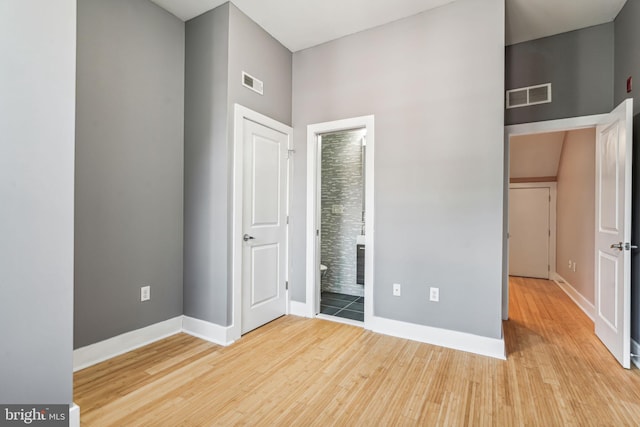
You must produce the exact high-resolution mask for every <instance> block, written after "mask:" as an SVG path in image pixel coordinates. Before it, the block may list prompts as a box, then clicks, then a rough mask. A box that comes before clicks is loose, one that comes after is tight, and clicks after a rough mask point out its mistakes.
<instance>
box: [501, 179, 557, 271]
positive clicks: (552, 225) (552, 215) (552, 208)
mask: <svg viewBox="0 0 640 427" xmlns="http://www.w3.org/2000/svg"><path fill="white" fill-rule="evenodd" d="M509 188H548V189H549V195H550V196H551V200H550V201H549V230H550V231H551V233H550V234H549V280H555V279H557V272H556V233H557V228H556V227H557V224H556V210H557V200H558V183H556V182H522V183H513V184H509ZM507 267H508V265H507Z"/></svg>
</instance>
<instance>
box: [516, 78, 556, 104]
mask: <svg viewBox="0 0 640 427" xmlns="http://www.w3.org/2000/svg"><path fill="white" fill-rule="evenodd" d="M549 102H551V83H545V84H543V85H536V86H529V87H521V88H519V89H511V90H508V91H507V108H517V107H526V106H529V105H537V104H546V103H549Z"/></svg>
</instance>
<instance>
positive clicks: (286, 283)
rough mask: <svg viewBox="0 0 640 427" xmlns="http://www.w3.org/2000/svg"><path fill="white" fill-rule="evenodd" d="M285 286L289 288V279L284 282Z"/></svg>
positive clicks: (286, 288)
mask: <svg viewBox="0 0 640 427" xmlns="http://www.w3.org/2000/svg"><path fill="white" fill-rule="evenodd" d="M284 288H285V290H287V291H288V290H289V281H288V280H287V281H286V282H284Z"/></svg>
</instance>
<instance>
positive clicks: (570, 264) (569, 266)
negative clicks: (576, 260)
mask: <svg viewBox="0 0 640 427" xmlns="http://www.w3.org/2000/svg"><path fill="white" fill-rule="evenodd" d="M571 264H573V263H572V262H571V260H569V270H571Z"/></svg>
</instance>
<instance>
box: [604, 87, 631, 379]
mask: <svg viewBox="0 0 640 427" xmlns="http://www.w3.org/2000/svg"><path fill="white" fill-rule="evenodd" d="M632 126H633V101H632V100H631V99H627V100H625V101H624V102H623V103H622V104H620V105H619V106H618V107H617V108H616V109H615V110H613V111H612V112H611V114H608V115H607V117H606V119H605V120H604V121H603V122H602V123H601V124H599V125H598V127H597V130H596V254H595V255H596V260H595V261H596V262H595V282H596V289H595V291H596V292H595V294H596V295H595V304H596V316H595V329H596V335H597V336H598V338H600V340H601V341H602V342H603V343H604V345H605V346H607V348H608V349H609V351H611V353H612V354H613V355H614V356H615V358H616V359H618V361H619V362H620V364H621V365H622V366H623V367H625V368H627V369H628V368H629V365H630V347H629V345H630V312H631V262H630V261H631V241H630V240H631V152H632V151H631V150H632V143H631V141H632V129H633V127H632Z"/></svg>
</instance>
